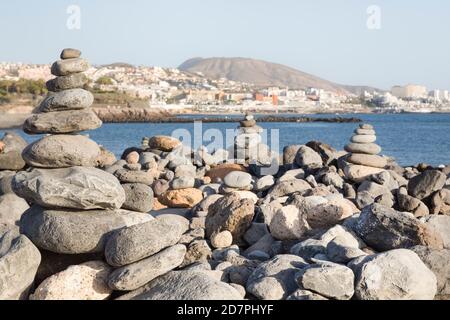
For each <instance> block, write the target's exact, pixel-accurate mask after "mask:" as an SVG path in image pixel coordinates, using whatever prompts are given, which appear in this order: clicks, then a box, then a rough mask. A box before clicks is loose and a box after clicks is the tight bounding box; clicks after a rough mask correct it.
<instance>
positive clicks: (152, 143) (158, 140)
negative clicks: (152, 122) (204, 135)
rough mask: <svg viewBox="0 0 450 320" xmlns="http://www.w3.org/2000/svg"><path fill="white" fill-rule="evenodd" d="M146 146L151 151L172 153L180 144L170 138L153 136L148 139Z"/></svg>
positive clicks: (178, 141)
mask: <svg viewBox="0 0 450 320" xmlns="http://www.w3.org/2000/svg"><path fill="white" fill-rule="evenodd" d="M148 145H149V147H150V148H151V149H158V150H162V151H172V150H173V149H174V148H176V147H178V146H179V145H181V142H180V140H178V139H175V138H173V137H170V136H154V137H151V138H150V140H149V142H148Z"/></svg>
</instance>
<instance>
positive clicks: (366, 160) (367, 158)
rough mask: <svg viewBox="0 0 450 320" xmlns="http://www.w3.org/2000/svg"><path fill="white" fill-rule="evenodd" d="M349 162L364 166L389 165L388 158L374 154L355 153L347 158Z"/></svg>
mask: <svg viewBox="0 0 450 320" xmlns="http://www.w3.org/2000/svg"><path fill="white" fill-rule="evenodd" d="M347 162H350V163H353V164H359V165H363V166H369V167H375V168H384V167H386V165H387V159H386V158H383V157H380V156H378V155H374V154H362V153H353V154H351V155H350V157H348V158H347Z"/></svg>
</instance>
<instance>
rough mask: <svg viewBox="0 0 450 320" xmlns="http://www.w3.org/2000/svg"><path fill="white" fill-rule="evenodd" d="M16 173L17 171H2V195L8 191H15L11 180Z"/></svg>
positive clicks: (0, 189) (0, 178) (0, 179)
mask: <svg viewBox="0 0 450 320" xmlns="http://www.w3.org/2000/svg"><path fill="white" fill-rule="evenodd" d="M15 174H16V172H15V171H8V170H5V171H0V196H2V195H4V194H7V193H14V191H13V189H12V185H11V182H12V179H13V178H14V175H15Z"/></svg>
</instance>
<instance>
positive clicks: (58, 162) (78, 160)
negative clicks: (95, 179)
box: [22, 134, 101, 168]
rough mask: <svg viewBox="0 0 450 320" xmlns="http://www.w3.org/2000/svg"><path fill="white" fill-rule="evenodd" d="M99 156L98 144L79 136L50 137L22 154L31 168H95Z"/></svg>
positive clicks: (35, 143) (27, 148) (30, 146)
mask: <svg viewBox="0 0 450 320" xmlns="http://www.w3.org/2000/svg"><path fill="white" fill-rule="evenodd" d="M100 154H101V150H100V147H99V146H98V144H97V143H96V142H95V141H93V140H91V139H89V138H87V137H85V136H81V135H65V134H61V135H50V136H46V137H44V138H42V139H40V140H38V141H35V142H33V143H31V144H30V145H28V146H27V147H26V148H25V149H24V150H23V152H22V157H23V159H24V160H25V162H26V163H27V164H28V165H30V166H32V167H39V168H65V167H73V166H83V167H95V166H96V165H97V161H98V158H99V156H100Z"/></svg>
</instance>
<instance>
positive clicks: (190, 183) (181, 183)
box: [170, 176, 195, 190]
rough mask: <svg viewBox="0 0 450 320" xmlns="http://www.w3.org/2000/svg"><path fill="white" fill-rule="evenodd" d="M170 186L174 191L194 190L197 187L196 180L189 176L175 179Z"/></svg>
mask: <svg viewBox="0 0 450 320" xmlns="http://www.w3.org/2000/svg"><path fill="white" fill-rule="evenodd" d="M170 185H171V188H172V190H179V189H186V188H193V187H194V185H195V178H194V177H189V176H185V177H179V178H175V179H173V180H172V181H171V183H170Z"/></svg>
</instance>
